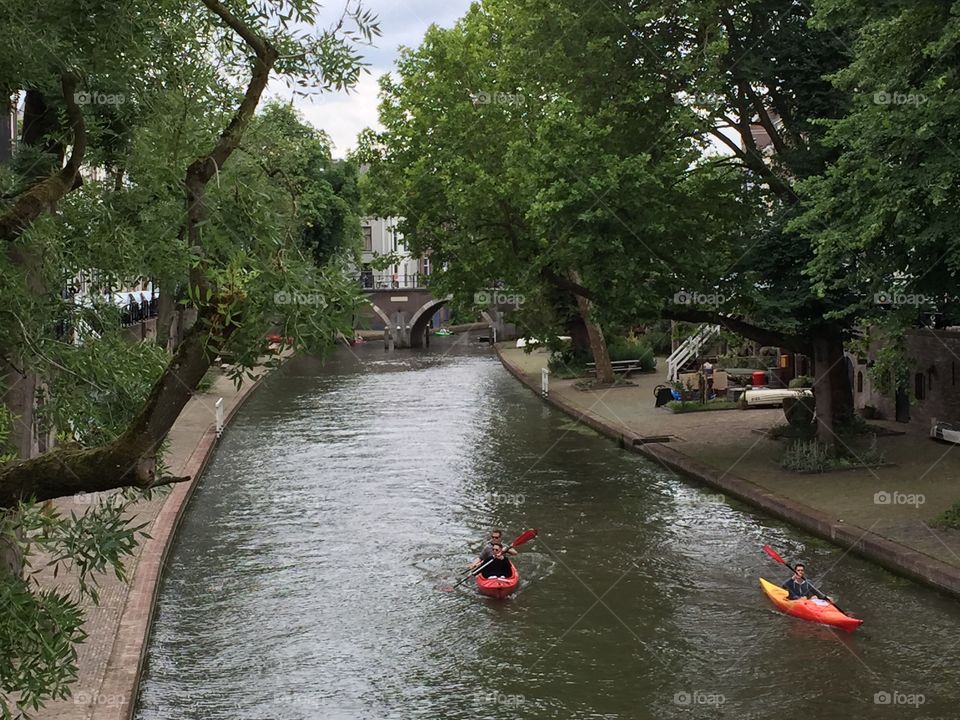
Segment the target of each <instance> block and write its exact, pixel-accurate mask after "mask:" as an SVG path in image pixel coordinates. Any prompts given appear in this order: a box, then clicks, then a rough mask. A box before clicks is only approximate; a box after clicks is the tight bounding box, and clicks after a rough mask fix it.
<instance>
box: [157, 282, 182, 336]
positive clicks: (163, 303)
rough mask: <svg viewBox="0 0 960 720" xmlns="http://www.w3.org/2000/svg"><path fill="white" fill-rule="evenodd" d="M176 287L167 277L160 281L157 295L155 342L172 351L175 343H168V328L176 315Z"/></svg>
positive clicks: (171, 325)
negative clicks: (172, 344)
mask: <svg viewBox="0 0 960 720" xmlns="http://www.w3.org/2000/svg"><path fill="white" fill-rule="evenodd" d="M175 292H176V289H175V288H174V287H173V283H172V282H171V281H170V279H169V278H167V279H163V280H161V281H160V295H159V296H158V297H157V338H156V343H157V345H159V346H160V347H162V348H163V349H164V350H167V351H168V352H174V351H175V350H176V349H177V348H176V345H174V346H173V347H168V345H170V328H171V327H173V321H174V318H175V317H176V311H177V299H176V297H174V293H175Z"/></svg>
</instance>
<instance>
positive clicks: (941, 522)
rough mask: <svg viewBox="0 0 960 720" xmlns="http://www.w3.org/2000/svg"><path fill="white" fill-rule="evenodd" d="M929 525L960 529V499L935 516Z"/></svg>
mask: <svg viewBox="0 0 960 720" xmlns="http://www.w3.org/2000/svg"><path fill="white" fill-rule="evenodd" d="M928 525H930V527H932V528H944V529H951V530H960V500H958V501H957V502H955V503H954V504H953V505H951V506H950V507H948V508H947V509H946V510H944V511H943V512H942V513H940V514H939V515H937V516H936V517H935V518H933V520H931V521H930V522H929V523H928Z"/></svg>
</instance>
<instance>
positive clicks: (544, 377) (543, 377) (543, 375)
mask: <svg viewBox="0 0 960 720" xmlns="http://www.w3.org/2000/svg"><path fill="white" fill-rule="evenodd" d="M549 393H550V370H549V369H547V368H542V369H541V370H540V394H541V395H542V396H543V397H546V396H547V395H548V394H549Z"/></svg>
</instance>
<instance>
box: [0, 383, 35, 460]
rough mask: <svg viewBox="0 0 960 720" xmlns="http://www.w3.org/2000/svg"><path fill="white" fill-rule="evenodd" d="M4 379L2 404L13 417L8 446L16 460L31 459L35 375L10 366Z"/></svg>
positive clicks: (32, 450)
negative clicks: (4, 387) (4, 386)
mask: <svg viewBox="0 0 960 720" xmlns="http://www.w3.org/2000/svg"><path fill="white" fill-rule="evenodd" d="M8 367H9V368H10V371H9V372H8V373H7V376H6V378H5V380H6V385H7V388H8V390H7V392H6V393H4V395H3V404H4V405H5V406H6V407H7V410H8V411H9V412H10V414H11V415H12V416H13V425H12V427H11V428H10V445H11V447H12V449H13V451H14V452H15V453H16V454H17V457H18V458H31V457H33V456H34V455H36V454H37V441H36V437H35V433H34V431H33V428H34V409H35V407H36V398H37V374H36V373H35V372H33V371H32V370H29V369H26V370H24V372H20V371H19V370H18V369H16V368H14V367H13V366H12V365H8Z"/></svg>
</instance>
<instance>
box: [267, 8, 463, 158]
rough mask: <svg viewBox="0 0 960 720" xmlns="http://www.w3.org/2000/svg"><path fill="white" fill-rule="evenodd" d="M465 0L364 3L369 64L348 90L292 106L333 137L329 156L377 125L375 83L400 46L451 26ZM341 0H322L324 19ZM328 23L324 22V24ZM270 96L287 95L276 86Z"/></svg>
mask: <svg viewBox="0 0 960 720" xmlns="http://www.w3.org/2000/svg"><path fill="white" fill-rule="evenodd" d="M470 2H471V0H364V2H363V5H364V7H366V8H368V9H370V10H372V11H373V12H374V13H376V14H377V16H378V17H379V20H380V31H381V33H382V35H381V36H380V37H379V38H377V39H376V41H375V44H376V47H372V48H371V47H364V48H361V52H362V53H363V55H364V58H365V59H366V62H368V63H369V64H370V65H369V67H368V70H369V71H370V72H369V73H364V74H363V75H362V77H361V79H360V83H359V85H358V86H357V87H356V88H355V89H354V90H353V92H351V93H349V94H347V93H335V94H333V93H331V94H328V95H320V96H316V97H313V98H307V99H304V98H295V99H294V103H293V104H294V106H295V107H296V108H297V109H298V110H299V111H300V112H301V113H302V114H303V116H304V118H305V119H306V120H307V121H308V122H310V123H311V124H313V125H315V126H316V127H318V128H320V129H322V130H325V131H326V132H327V133H328V134H329V135H330V137H331V138H332V139H333V142H334V148H333V154H334V156H335V157H343V156H344V155H345V154H346V153H347V151H349V150H350V149H352V148H353V147H354V145H355V144H356V139H357V134H358V133H359V132H360V131H361V130H363V129H364V128H365V127H380V125H379V123H378V122H377V90H378V86H377V80H378V78H379V77H380V76H381V75H383V74H384V73H387V72H390V71H391V70H392V69H393V63H394V60H396V58H397V56H398V54H399V53H398V49H399V47H400V46H401V45H404V46H406V47H411V48H415V47H418V46H419V45H420V42H421V41H422V40H423V34H424V32H426V30H427V28H428V27H430V25H431V24H433V23H436V24H437V25H440V26H441V27H450V26H452V25H453V24H454V23H455V22H456V21H457V19H458V18H460V17H462V16H463V15H464V13H466V11H467V9H468V8H469V7H470ZM342 8H343V0H328V2H327V4H326V7H325V11H326V13H327V14H328V17H329V19H333V18H334V17H335V16H338V14H339V12H340V11H341V10H342ZM328 24H329V23H328ZM273 94H274V95H281V96H283V97H289V94H288V93H286V92H284V91H283V89H282V88H279V87H278V88H276V92H274V93H273Z"/></svg>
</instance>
